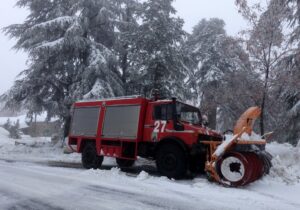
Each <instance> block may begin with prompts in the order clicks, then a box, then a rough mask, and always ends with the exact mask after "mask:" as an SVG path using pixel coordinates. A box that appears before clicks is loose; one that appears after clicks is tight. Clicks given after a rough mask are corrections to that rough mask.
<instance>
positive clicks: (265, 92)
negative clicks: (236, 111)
mask: <svg viewBox="0 0 300 210" xmlns="http://www.w3.org/2000/svg"><path fill="white" fill-rule="evenodd" d="M269 71H270V68H269V67H268V66H267V68H266V77H265V84H264V90H263V96H262V102H261V117H260V123H259V125H260V134H261V135H264V133H265V118H264V116H265V106H266V99H267V93H268V80H269Z"/></svg>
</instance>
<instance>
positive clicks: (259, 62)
mask: <svg viewBox="0 0 300 210" xmlns="http://www.w3.org/2000/svg"><path fill="white" fill-rule="evenodd" d="M278 2H279V1H278ZM236 4H237V6H238V7H239V11H240V13H241V14H242V15H243V17H244V18H245V19H246V20H247V21H248V23H249V25H250V29H249V30H246V31H244V35H245V42H246V44H247V51H248V52H249V54H250V60H251V62H252V65H253V66H254V69H255V70H256V71H257V72H259V73H260V74H261V75H262V78H263V79H262V81H263V84H264V86H263V89H262V90H261V102H260V107H261V109H262V114H261V118H260V132H261V134H263V133H264V132H265V130H266V128H267V129H272V128H273V127H274V125H273V124H272V123H271V121H268V120H269V119H270V117H271V116H272V115H273V113H272V111H273V110H274V109H273V105H272V104H273V101H272V99H271V96H270V91H271V89H272V87H271V86H272V82H273V81H274V72H275V70H276V68H277V66H278V63H279V62H280V60H281V58H283V57H284V56H285V55H286V53H287V51H288V42H287V41H286V39H285V36H284V34H283V22H282V18H283V8H282V7H281V5H280V4H273V3H269V4H268V5H267V8H266V9H264V8H263V7H262V6H261V4H254V5H252V6H249V4H248V3H247V0H236ZM266 116H268V118H267V119H265V117H266Z"/></svg>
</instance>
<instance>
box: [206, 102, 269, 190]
mask: <svg viewBox="0 0 300 210" xmlns="http://www.w3.org/2000/svg"><path fill="white" fill-rule="evenodd" d="M260 113H261V110H260V108H259V107H251V108H249V109H248V110H247V111H246V112H244V114H242V115H241V117H240V118H239V120H238V121H237V123H236V126H235V128H234V135H233V136H232V137H231V138H229V139H226V140H225V141H223V142H213V141H205V142H203V143H204V144H206V145H208V147H209V153H208V157H207V162H206V165H205V171H206V172H207V174H208V178H209V180H211V181H215V182H218V183H221V184H223V185H226V186H231V187H238V186H244V185H247V184H249V183H251V182H254V181H256V180H258V179H260V178H261V177H262V176H263V175H265V174H268V173H269V171H270V168H271V166H272V164H271V159H272V156H271V154H269V153H268V152H267V151H265V145H266V140H265V139H262V138H261V137H260V136H258V135H257V134H253V131H252V129H253V124H254V122H255V120H256V119H257V118H258V117H259V116H260Z"/></svg>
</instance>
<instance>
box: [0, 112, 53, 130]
mask: <svg viewBox="0 0 300 210" xmlns="http://www.w3.org/2000/svg"><path fill="white" fill-rule="evenodd" d="M46 118H47V113H46V112H44V113H42V114H40V115H37V117H36V121H37V122H45V120H46ZM8 119H9V120H10V122H11V123H12V124H13V123H16V122H17V121H18V120H19V123H20V128H26V127H28V125H27V123H26V122H27V121H28V118H27V116H26V115H20V116H17V117H0V125H4V124H5V123H6V122H7V120H8ZM56 120H58V118H52V119H51V122H54V121H56Z"/></svg>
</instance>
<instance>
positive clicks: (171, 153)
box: [156, 144, 187, 179]
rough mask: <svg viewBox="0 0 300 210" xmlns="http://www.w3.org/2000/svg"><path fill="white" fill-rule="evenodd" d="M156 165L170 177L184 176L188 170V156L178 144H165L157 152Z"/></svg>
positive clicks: (178, 177) (162, 172) (163, 173)
mask: <svg viewBox="0 0 300 210" xmlns="http://www.w3.org/2000/svg"><path fill="white" fill-rule="evenodd" d="M156 166H157V169H158V171H159V172H160V173H161V174H162V175H164V176H167V177H168V178H175V179H180V178H183V177H184V176H185V174H186V171H187V158H186V155H185V153H184V151H183V150H182V149H181V148H180V147H179V146H177V145H174V144H164V145H162V146H161V147H160V148H159V149H158V152H157V156H156Z"/></svg>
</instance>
